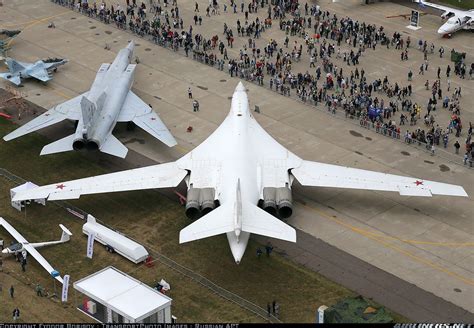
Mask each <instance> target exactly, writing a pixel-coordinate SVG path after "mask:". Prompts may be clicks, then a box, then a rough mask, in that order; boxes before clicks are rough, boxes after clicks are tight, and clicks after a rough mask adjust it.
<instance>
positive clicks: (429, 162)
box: [424, 159, 434, 164]
mask: <svg viewBox="0 0 474 328" xmlns="http://www.w3.org/2000/svg"><path fill="white" fill-rule="evenodd" d="M424 162H425V163H428V164H434V162H432V161H427V160H426V159H425V161H424Z"/></svg>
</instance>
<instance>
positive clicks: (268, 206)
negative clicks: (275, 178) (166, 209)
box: [262, 187, 277, 215]
mask: <svg viewBox="0 0 474 328" xmlns="http://www.w3.org/2000/svg"><path fill="white" fill-rule="evenodd" d="M276 205H277V204H276V188H273V187H265V188H263V203H262V208H263V209H264V210H265V211H267V212H268V213H270V214H271V215H276V214H277V206H276Z"/></svg>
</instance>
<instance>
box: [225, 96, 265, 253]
mask: <svg viewBox="0 0 474 328" xmlns="http://www.w3.org/2000/svg"><path fill="white" fill-rule="evenodd" d="M231 108H232V111H231V112H230V115H229V116H228V117H227V119H228V120H230V124H229V128H231V129H232V136H233V138H232V139H231V140H230V143H229V147H226V149H224V151H227V154H225V155H224V156H222V158H224V160H223V162H222V171H221V176H222V177H221V179H220V181H221V183H220V186H218V187H220V188H219V189H218V191H219V197H220V199H221V203H225V202H231V203H234V202H235V200H236V198H237V195H236V193H237V189H236V186H237V183H238V182H239V181H240V192H241V198H242V199H241V200H242V202H250V203H252V204H255V205H257V204H258V201H259V198H260V197H259V196H260V188H259V185H258V182H259V181H260V179H258V176H257V167H258V162H257V159H258V154H256V153H255V150H254V148H253V147H252V140H251V138H250V135H251V133H250V131H249V124H248V120H250V119H251V118H250V114H249V108H248V99H247V94H246V93H245V92H238V94H237V95H234V97H233V98H232V107H231ZM235 214H236V213H234V215H235ZM238 225H239V223H237V222H236V223H235V229H236V230H234V231H233V232H228V233H227V240H228V241H229V246H230V249H231V251H232V254H233V256H234V258H235V259H236V261H237V262H239V259H241V258H242V256H243V255H244V252H245V249H246V248H247V244H248V240H249V237H250V234H249V233H248V232H245V231H242V232H241V231H240V230H238V229H239V226H238ZM237 230H238V232H237V233H236V231H237Z"/></svg>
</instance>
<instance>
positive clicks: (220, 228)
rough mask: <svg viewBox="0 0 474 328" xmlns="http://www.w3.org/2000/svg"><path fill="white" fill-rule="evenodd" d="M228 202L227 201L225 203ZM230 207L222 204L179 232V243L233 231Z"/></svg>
mask: <svg viewBox="0 0 474 328" xmlns="http://www.w3.org/2000/svg"><path fill="white" fill-rule="evenodd" d="M227 204H229V203H227ZM232 213H233V212H232V207H230V206H226V205H222V206H220V207H218V208H216V209H215V210H213V211H212V212H210V213H208V214H206V215H204V216H203V217H202V218H200V219H199V220H197V221H196V222H194V223H191V224H190V225H188V226H187V227H186V228H184V229H182V230H181V231H180V232H179V243H180V244H182V243H187V242H189V241H193V240H198V239H203V238H207V237H212V236H216V235H220V234H223V233H226V232H231V231H234V225H233V222H232Z"/></svg>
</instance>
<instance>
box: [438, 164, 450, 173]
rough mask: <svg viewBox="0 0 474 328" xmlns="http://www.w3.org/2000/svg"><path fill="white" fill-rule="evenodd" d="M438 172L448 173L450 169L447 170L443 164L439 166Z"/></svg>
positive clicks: (447, 167)
mask: <svg viewBox="0 0 474 328" xmlns="http://www.w3.org/2000/svg"><path fill="white" fill-rule="evenodd" d="M439 170H440V171H441V172H448V171H451V169H450V168H449V166H447V165H444V164H441V165H440V166H439Z"/></svg>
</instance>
